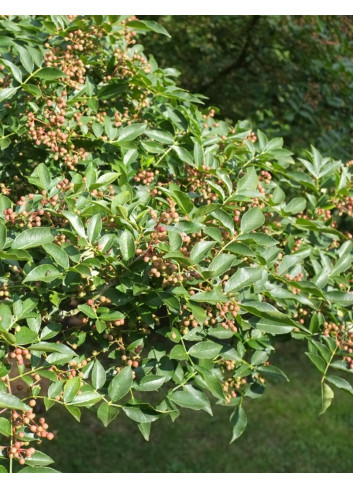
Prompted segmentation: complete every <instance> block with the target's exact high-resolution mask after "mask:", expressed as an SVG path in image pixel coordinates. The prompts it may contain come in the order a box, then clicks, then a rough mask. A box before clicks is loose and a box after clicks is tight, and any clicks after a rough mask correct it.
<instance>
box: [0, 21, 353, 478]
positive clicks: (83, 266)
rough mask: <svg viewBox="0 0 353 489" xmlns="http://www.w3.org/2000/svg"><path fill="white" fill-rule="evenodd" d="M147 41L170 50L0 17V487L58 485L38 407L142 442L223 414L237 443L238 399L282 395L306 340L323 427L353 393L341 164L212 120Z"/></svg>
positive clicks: (350, 196)
mask: <svg viewBox="0 0 353 489" xmlns="http://www.w3.org/2000/svg"><path fill="white" fill-rule="evenodd" d="M151 31H152V32H157V33H158V34H159V35H164V36H165V35H168V34H167V33H166V32H165V31H164V29H163V28H162V27H161V26H159V25H158V24H155V23H153V22H149V21H144V20H142V21H140V20H138V19H136V18H134V17H131V18H126V17H121V16H84V17H75V16H23V17H12V16H10V17H2V18H1V19H0V50H1V58H2V80H3V81H2V86H3V88H2V89H1V90H0V100H1V103H0V120H1V138H0V143H1V163H2V165H1V184H0V188H1V195H0V210H1V214H0V297H1V304H0V414H1V416H0V435H1V447H0V456H1V457H2V458H3V459H4V464H5V465H4V466H2V469H1V470H2V471H6V470H10V471H13V470H18V469H20V471H21V472H42V471H45V472H48V471H53V470H54V469H51V468H48V467H47V466H48V465H50V464H51V463H52V462H53V461H52V459H51V458H50V457H48V456H47V455H45V454H44V453H43V452H42V451H39V450H38V449H37V448H34V447H37V445H38V444H40V443H41V441H42V440H43V439H48V440H51V439H53V438H54V434H53V433H52V431H49V427H48V424H47V423H46V421H45V418H40V419H38V417H39V413H38V407H40V405H41V404H43V405H44V408H45V409H46V410H49V409H51V408H53V409H55V406H56V405H58V404H59V405H62V406H64V407H65V408H66V409H67V410H68V411H69V412H70V413H71V414H72V416H73V417H74V418H76V419H77V420H78V421H79V420H80V416H81V410H82V409H84V408H88V409H92V410H95V412H96V413H97V416H98V418H99V419H100V420H101V422H102V423H103V425H104V426H108V425H109V423H111V422H112V421H113V420H114V419H115V418H116V417H118V419H119V417H121V416H127V417H128V418H130V419H132V420H134V421H135V422H136V423H137V425H138V428H139V429H140V431H141V433H142V435H143V437H144V438H145V439H146V440H148V439H149V436H150V430H151V425H152V423H153V422H155V421H157V420H158V419H160V418H162V417H168V418H170V419H171V421H174V420H175V419H176V418H177V417H178V415H179V413H180V410H181V409H184V408H185V409H191V410H194V411H198V410H204V411H206V412H207V413H209V414H210V415H212V403H214V402H216V403H218V404H221V405H224V406H225V407H228V408H230V422H231V429H232V436H231V441H234V440H236V439H237V438H238V437H239V436H240V435H241V434H242V433H243V431H244V429H245V427H246V404H247V402H248V401H249V399H255V398H257V397H259V396H261V395H262V393H263V391H264V389H265V384H266V382H267V380H268V379H274V380H283V381H287V380H288V379H287V376H286V374H285V373H284V372H282V371H281V370H280V369H279V368H277V367H276V366H275V365H272V354H273V353H274V352H275V346H276V341H278V340H281V341H287V340H289V339H291V338H293V339H295V340H298V341H305V342H307V344H308V352H307V355H308V357H309V359H310V360H311V361H312V362H313V364H314V365H315V366H316V367H317V369H318V370H319V372H320V376H321V386H322V403H323V408H322V409H323V411H325V410H326V409H327V408H328V406H329V404H330V402H331V401H332V398H333V390H332V389H335V388H340V389H343V390H346V391H348V392H350V393H353V388H352V386H351V384H350V382H349V381H348V380H347V379H346V376H345V373H346V374H347V376H348V375H349V374H350V373H351V372H352V366H353V358H352V351H353V350H352V347H353V338H352V308H351V306H352V304H353V294H352V293H351V292H350V288H351V282H352V268H351V262H352V258H353V253H352V241H351V239H352V235H351V234H350V233H349V232H348V231H345V230H344V229H345V228H344V227H342V219H346V222H349V223H351V222H352V203H353V192H352V187H351V165H350V164H346V165H345V164H343V163H342V162H341V161H336V160H332V159H330V158H326V157H323V156H322V155H321V154H320V153H319V152H318V151H317V150H316V149H315V148H314V147H312V148H311V150H310V151H307V152H306V154H305V158H300V159H296V158H294V157H293V154H292V153H291V152H290V151H288V150H286V149H284V148H283V140H282V139H281V138H274V139H268V138H267V137H266V136H265V135H264V134H263V133H262V132H261V131H257V134H255V133H254V132H253V130H252V128H251V125H250V123H249V122H239V123H237V124H236V125H233V124H230V123H227V122H224V121H221V120H216V119H215V117H214V111H213V110H212V109H202V105H201V100H200V98H199V97H198V96H195V95H192V94H190V93H189V92H187V91H185V90H183V89H181V88H179V87H178V86H177V85H176V84H175V82H174V76H175V74H176V72H175V70H173V69H169V68H166V69H161V68H159V67H158V65H157V64H156V62H155V60H154V59H153V58H150V59H147V58H146V57H145V55H144V52H143V47H142V45H140V44H138V43H137V42H136V33H137V32H139V33H149V32H151ZM37 419H38V421H37ZM21 465H24V466H26V467H25V468H21Z"/></svg>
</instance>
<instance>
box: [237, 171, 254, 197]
mask: <svg viewBox="0 0 353 489" xmlns="http://www.w3.org/2000/svg"><path fill="white" fill-rule="evenodd" d="M258 183H259V182H258V178H257V174H256V171H255V168H253V167H251V168H248V169H247V171H246V175H245V177H243V178H241V179H240V180H239V182H238V185H237V195H239V194H240V195H241V194H242V193H244V192H245V193H246V192H247V191H248V190H256V188H257V185H258Z"/></svg>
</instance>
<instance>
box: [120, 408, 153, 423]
mask: <svg viewBox="0 0 353 489" xmlns="http://www.w3.org/2000/svg"><path fill="white" fill-rule="evenodd" d="M122 410H123V411H124V413H125V414H126V416H128V417H129V418H130V419H132V420H133V421H136V422H137V423H152V422H153V421H156V420H157V419H158V418H160V417H161V413H159V412H158V411H156V410H155V409H153V408H152V406H150V405H149V404H139V405H137V406H132V405H127V406H123V407H122Z"/></svg>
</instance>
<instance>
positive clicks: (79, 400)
mask: <svg viewBox="0 0 353 489" xmlns="http://www.w3.org/2000/svg"><path fill="white" fill-rule="evenodd" d="M102 397H103V396H101V395H100V394H98V393H97V392H93V391H85V392H83V393H82V394H79V395H78V396H76V397H74V399H73V400H72V401H71V405H74V406H87V407H89V406H93V405H94V404H96V403H97V402H99V401H100V400H101V399H102Z"/></svg>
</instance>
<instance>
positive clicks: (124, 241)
mask: <svg viewBox="0 0 353 489" xmlns="http://www.w3.org/2000/svg"><path fill="white" fill-rule="evenodd" d="M120 250H121V254H122V256H123V259H124V260H125V261H129V260H131V258H133V257H134V256H135V243H134V237H133V235H132V234H131V233H130V231H128V230H127V229H125V231H123V232H122V234H121V236H120Z"/></svg>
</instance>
